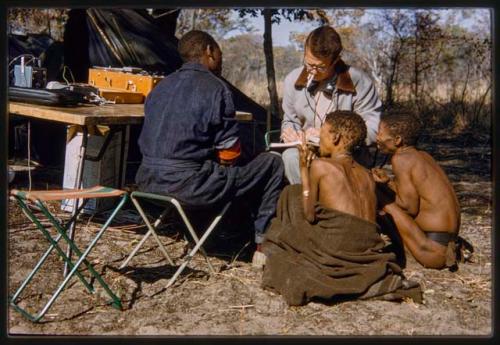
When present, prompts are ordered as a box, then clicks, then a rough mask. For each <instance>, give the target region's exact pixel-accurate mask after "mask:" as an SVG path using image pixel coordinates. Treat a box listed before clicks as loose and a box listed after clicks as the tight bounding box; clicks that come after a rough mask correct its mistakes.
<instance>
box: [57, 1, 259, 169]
mask: <svg viewBox="0 0 500 345" xmlns="http://www.w3.org/2000/svg"><path fill="white" fill-rule="evenodd" d="M177 15H178V12H176V11H174V12H172V14H171V15H169V16H171V17H172V18H171V19H172V20H171V23H173V25H175V20H176V19H177ZM167 22H168V16H164V17H161V22H160V21H155V19H154V18H153V17H151V16H150V15H149V14H147V13H146V11H145V10H135V9H86V10H85V9H74V10H71V11H70V12H69V17H68V21H67V23H66V28H65V33H64V46H65V61H66V64H67V65H68V66H69V68H70V69H71V71H72V72H73V75H74V76H75V79H76V80H77V81H80V82H87V80H88V69H89V68H90V67H92V66H111V67H125V66H133V67H141V68H143V69H145V70H147V71H149V72H150V73H158V74H165V75H166V74H169V73H172V72H173V71H175V70H176V69H177V68H179V67H180V66H181V65H182V60H181V58H180V56H179V54H178V52H177V38H176V37H175V36H173V35H172V33H173V30H172V29H171V27H170V28H167V27H166V24H165V23H167ZM160 23H161V24H160ZM170 26H172V25H170ZM174 28H175V27H174ZM226 63H230V62H228V61H226ZM226 82H227V81H226ZM228 85H229V87H230V89H231V91H232V93H233V98H234V104H235V107H236V110H240V111H246V112H251V113H252V114H253V115H254V117H255V119H256V120H257V121H258V122H259V123H265V119H266V110H265V109H264V108H263V107H261V106H260V105H259V104H257V103H256V102H254V101H253V100H252V99H250V98H249V97H247V96H246V95H245V94H243V93H242V92H241V91H240V90H238V89H237V88H236V87H234V86H233V85H231V84H230V83H228ZM241 131H242V144H243V145H242V147H243V150H244V154H245V156H253V155H254V154H256V153H259V152H261V151H263V150H264V139H263V133H264V130H263V128H262V127H257V128H255V131H254V128H253V126H251V125H246V124H242V126H241ZM138 132H139V131H138V130H137V128H135V129H134V128H133V129H132V133H131V138H130V141H131V143H133V145H131V146H130V149H129V157H130V159H131V160H139V159H140V154H139V152H138V148H137V145H135V143H136V141H137V136H138ZM254 138H255V140H254ZM254 143H255V148H254V147H253V145H254Z"/></svg>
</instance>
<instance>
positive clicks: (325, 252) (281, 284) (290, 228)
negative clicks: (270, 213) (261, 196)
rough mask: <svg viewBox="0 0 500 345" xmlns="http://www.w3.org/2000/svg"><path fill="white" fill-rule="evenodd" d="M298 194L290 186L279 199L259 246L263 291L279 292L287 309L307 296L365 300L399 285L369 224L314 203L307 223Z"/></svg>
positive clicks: (299, 188) (396, 270)
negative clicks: (311, 218)
mask: <svg viewBox="0 0 500 345" xmlns="http://www.w3.org/2000/svg"><path fill="white" fill-rule="evenodd" d="M301 191H302V186H301V185H291V186H287V187H286V188H285V189H284V190H283V192H282V194H281V196H280V200H279V202H278V209H277V216H276V218H274V219H273V221H272V223H271V226H270V228H269V229H268V231H267V234H266V240H265V242H264V244H263V251H264V253H265V254H266V255H267V261H266V266H265V269H264V273H263V278H262V286H263V287H264V288H270V289H273V290H275V291H277V292H279V293H280V294H281V295H283V297H284V298H285V300H286V302H287V303H288V304H289V305H302V304H306V303H307V302H309V301H310V300H311V299H312V298H313V297H317V298H322V299H330V298H332V297H334V296H341V295H344V296H345V295H349V296H352V297H357V298H363V299H365V298H370V297H376V296H381V295H384V294H389V293H391V292H395V291H396V290H400V289H401V288H402V287H403V284H402V282H403V279H402V273H401V268H400V267H399V266H398V265H397V264H396V263H395V259H396V257H395V254H394V253H382V252H381V249H382V248H383V246H384V242H383V240H382V238H381V237H380V235H379V233H378V232H377V225H376V224H375V223H371V222H368V221H365V220H363V219H361V218H358V217H355V216H352V215H349V214H346V213H343V212H339V211H336V210H331V209H326V208H324V207H321V205H317V206H316V214H317V219H318V221H317V222H316V223H315V224H310V223H309V222H308V221H307V220H306V219H305V218H304V214H303V207H302V196H301ZM418 289H419V288H418ZM390 295H392V296H394V294H390ZM389 299H390V298H389Z"/></svg>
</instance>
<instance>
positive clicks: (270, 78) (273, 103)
mask: <svg viewBox="0 0 500 345" xmlns="http://www.w3.org/2000/svg"><path fill="white" fill-rule="evenodd" d="M271 16H272V12H271V9H269V8H266V9H264V56H265V57H266V75H267V90H268V91H269V100H270V107H269V110H268V113H267V131H270V130H271V119H272V116H279V114H280V110H279V104H278V91H277V90H276V76H275V72H274V57H273V39H272V23H271Z"/></svg>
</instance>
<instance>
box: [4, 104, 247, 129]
mask: <svg viewBox="0 0 500 345" xmlns="http://www.w3.org/2000/svg"><path fill="white" fill-rule="evenodd" d="M9 113H11V114H15V115H19V116H25V117H31V118H36V119H41V120H47V121H56V122H62V123H66V124H71V125H80V126H85V125H87V126H92V125H108V126H112V125H134V124H139V123H142V121H143V119H144V104H105V105H101V106H95V105H84V106H78V107H49V106H43V105H35V104H27V103H18V102H9ZM236 120H238V121H252V120H253V116H252V114H251V113H247V112H241V111H237V112H236Z"/></svg>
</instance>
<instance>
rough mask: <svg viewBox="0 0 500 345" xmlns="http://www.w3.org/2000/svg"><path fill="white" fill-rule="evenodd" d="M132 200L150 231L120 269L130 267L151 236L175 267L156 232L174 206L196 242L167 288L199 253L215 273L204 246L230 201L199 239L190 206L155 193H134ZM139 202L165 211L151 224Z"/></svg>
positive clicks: (210, 270)
mask: <svg viewBox="0 0 500 345" xmlns="http://www.w3.org/2000/svg"><path fill="white" fill-rule="evenodd" d="M130 198H131V200H132V203H133V204H134V206H135V207H136V209H137V211H138V212H139V214H140V216H141V218H142V220H143V221H144V223H145V224H146V226H147V228H148V231H147V233H146V234H145V235H144V236H143V238H142V239H141V241H139V243H137V245H136V246H135V248H134V249H133V250H132V252H131V253H130V255H129V256H128V257H127V258H126V259H125V261H124V262H123V263H122V265H121V266H120V269H123V268H125V267H126V266H127V265H128V263H129V262H130V260H131V259H132V258H133V257H134V256H135V255H136V253H137V252H138V250H139V249H140V248H141V247H142V245H143V244H144V242H146V240H147V239H148V238H149V237H150V236H153V237H154V239H155V241H156V243H157V244H158V247H159V248H160V251H161V252H162V253H163V255H164V256H165V259H166V260H167V261H168V263H169V264H170V265H174V262H173V260H172V259H171V257H170V255H169V254H168V252H167V250H166V248H165V246H164V245H163V244H162V243H161V241H160V238H159V237H158V234H157V232H156V230H157V229H158V227H159V226H160V224H161V223H162V222H163V220H164V218H165V217H166V215H167V214H168V213H169V210H170V209H169V206H171V205H173V206H174V207H175V209H176V210H177V212H178V214H179V215H180V217H181V219H182V221H183V222H184V225H185V226H186V228H187V229H188V232H189V234H190V235H191V238H192V239H193V240H194V242H195V246H194V247H193V248H192V249H191V250H190V251H189V252H188V253H187V254H186V255H184V256H183V257H182V258H181V261H182V263H181V265H180V266H179V267H178V268H177V270H176V272H175V273H174V275H173V276H172V277H171V278H170V280H169V281H168V283H167V286H166V288H168V287H170V286H172V284H174V282H175V281H176V279H177V278H178V277H179V275H180V274H181V273H182V271H184V269H185V268H186V266H187V265H188V263H189V261H190V260H191V259H192V258H193V257H194V255H195V254H196V253H197V252H198V251H199V252H200V253H201V254H202V255H203V257H204V258H205V261H206V262H207V265H208V268H209V272H210V274H213V273H215V270H214V268H213V266H212V264H211V263H210V261H209V259H208V256H207V254H206V252H205V250H204V249H203V247H202V246H203V244H204V243H205V241H206V240H207V239H208V238H209V236H210V235H211V234H212V232H213V231H214V229H215V228H216V226H217V224H219V222H220V220H221V219H222V217H223V216H224V214H225V213H226V212H227V210H228V209H229V206H231V202H230V201H229V202H227V203H225V204H224V205H222V208H221V210H220V212H219V213H218V214H217V215H216V216H215V217H214V219H213V220H212V222H211V223H210V225H209V226H208V227H207V229H206V230H205V231H203V233H202V235H201V237H198V235H197V234H196V231H195V229H194V227H193V225H192V223H191V221H190V220H189V218H188V217H187V215H186V212H185V207H186V206H189V205H186V204H182V203H181V202H180V201H179V200H177V199H176V198H174V197H172V196H166V195H159V194H153V193H145V192H140V191H135V192H132V193H131V195H130ZM139 200H144V201H148V202H151V203H154V204H155V205H157V206H159V205H163V207H165V209H164V211H163V212H162V213H161V214H160V216H159V217H158V218H157V219H156V220H155V222H154V223H153V224H151V222H150V221H149V220H148V217H147V216H146V213H145V212H144V209H143V208H142V206H141V204H140V203H139Z"/></svg>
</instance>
